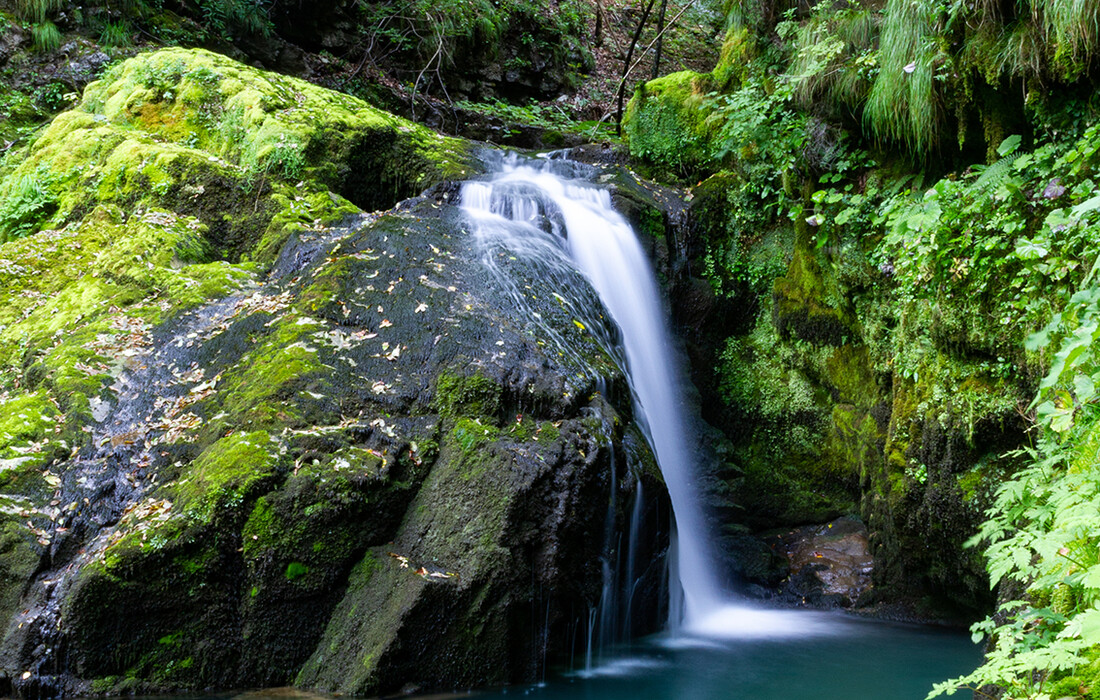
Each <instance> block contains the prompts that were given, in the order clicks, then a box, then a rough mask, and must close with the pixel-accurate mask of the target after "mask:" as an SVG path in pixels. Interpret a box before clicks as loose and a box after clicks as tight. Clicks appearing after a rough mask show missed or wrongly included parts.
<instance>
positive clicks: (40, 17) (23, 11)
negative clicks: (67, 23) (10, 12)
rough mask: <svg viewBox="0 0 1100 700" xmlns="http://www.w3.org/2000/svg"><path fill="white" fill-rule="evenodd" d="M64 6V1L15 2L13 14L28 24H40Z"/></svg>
mask: <svg viewBox="0 0 1100 700" xmlns="http://www.w3.org/2000/svg"><path fill="white" fill-rule="evenodd" d="M64 4H65V3H64V0H16V3H15V14H16V15H17V16H18V17H20V18H21V19H25V20H27V21H28V22H32V23H34V24H42V23H43V22H45V21H46V20H47V18H48V17H49V16H50V15H51V14H53V13H54V12H57V11H58V10H60V9H61V7H62V6H63V5H64Z"/></svg>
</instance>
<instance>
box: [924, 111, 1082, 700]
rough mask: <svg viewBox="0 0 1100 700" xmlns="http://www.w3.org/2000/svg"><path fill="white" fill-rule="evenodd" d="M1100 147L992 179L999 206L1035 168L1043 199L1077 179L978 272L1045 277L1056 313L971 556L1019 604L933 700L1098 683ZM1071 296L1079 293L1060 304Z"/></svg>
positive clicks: (1039, 347)
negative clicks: (1006, 471)
mask: <svg viewBox="0 0 1100 700" xmlns="http://www.w3.org/2000/svg"><path fill="white" fill-rule="evenodd" d="M1096 139H1097V130H1096V129H1095V128H1092V129H1090V130H1089V131H1088V132H1087V133H1086V135H1085V137H1084V138H1082V139H1081V140H1080V141H1078V142H1077V143H1075V144H1073V146H1072V147H1070V148H1065V149H1062V152H1060V153H1057V154H1055V152H1054V151H1055V149H1054V148H1052V147H1043V148H1041V149H1037V150H1036V151H1035V152H1033V153H1030V154H1024V155H1021V156H1017V157H1016V159H1015V161H1014V162H1013V164H1012V167H1011V168H1009V169H1007V170H1006V169H1004V168H999V169H998V172H997V174H996V175H995V176H990V178H988V180H987V183H986V186H987V187H992V188H993V189H994V190H995V191H997V192H1000V193H1001V194H1002V195H1004V194H1005V193H1006V192H1010V191H1011V190H1012V188H1014V187H1026V184H1027V183H1026V181H1023V182H1014V181H1013V178H1016V177H1019V174H1020V173H1025V172H1030V171H1029V168H1032V167H1036V168H1038V169H1039V171H1040V172H1041V173H1043V175H1044V177H1049V176H1050V175H1051V174H1055V173H1057V174H1059V175H1061V176H1062V177H1061V178H1060V179H1055V180H1053V181H1052V182H1053V183H1054V184H1055V185H1056V186H1057V188H1056V190H1052V189H1051V186H1050V185H1048V186H1047V187H1046V189H1045V190H1044V191H1045V192H1046V193H1047V194H1048V195H1049V194H1051V193H1052V192H1053V191H1059V194H1060V195H1061V193H1062V192H1063V191H1064V190H1062V188H1063V187H1064V185H1063V184H1062V182H1065V183H1067V184H1072V183H1073V182H1074V180H1075V179H1078V178H1083V179H1082V180H1081V182H1080V185H1079V186H1078V187H1076V188H1074V189H1073V194H1072V195H1070V197H1069V198H1068V199H1069V200H1070V201H1069V202H1065V203H1064V204H1063V206H1061V207H1057V208H1050V207H1035V206H1034V205H1032V207H1031V208H1030V212H1029V213H1030V215H1031V220H1024V221H1021V222H1020V223H1021V226H1020V227H1019V228H1018V229H1017V228H1012V229H1011V230H1010V232H1011V233H1014V234H1027V235H1015V236H1013V237H1012V238H1010V239H1009V240H1008V241H1007V243H1005V242H1002V243H1000V244H999V245H1001V246H1012V247H1004V249H1002V250H999V251H997V252H995V253H993V255H992V258H993V259H991V260H990V261H989V262H987V263H985V265H987V266H988V267H989V268H990V269H989V270H988V271H986V272H985V274H986V275H989V276H996V275H998V274H1000V275H1002V277H1007V279H1009V280H1012V283H1011V284H1010V285H1008V286H1010V287H1015V286H1018V285H1019V284H1036V286H1038V283H1037V282H1034V281H1029V280H1032V277H1034V276H1035V275H1036V274H1037V273H1035V272H1030V273H1028V272H1025V271H1026V270H1028V269H1030V268H1031V267H1032V266H1046V267H1045V268H1044V271H1043V272H1041V273H1038V275H1041V277H1043V278H1052V279H1053V281H1054V283H1055V284H1054V285H1049V284H1048V285H1043V286H1044V287H1049V288H1050V292H1048V294H1050V296H1048V297H1047V302H1048V303H1049V304H1050V305H1051V306H1052V307H1053V308H1056V309H1058V311H1057V313H1054V314H1053V317H1052V318H1051V320H1050V321H1049V322H1048V323H1047V324H1046V325H1045V326H1043V327H1042V328H1041V329H1040V330H1038V331H1037V332H1035V333H1033V334H1032V335H1031V336H1030V337H1028V339H1027V343H1026V347H1027V350H1028V351H1030V352H1033V353H1040V355H1041V356H1042V357H1044V358H1048V360H1047V361H1048V362H1049V370H1048V372H1047V374H1046V376H1045V377H1044V378H1043V379H1042V381H1041V382H1040V383H1039V391H1038V393H1037V395H1036V397H1035V400H1034V402H1033V403H1032V407H1033V408H1034V410H1035V421H1036V430H1037V431H1038V439H1037V441H1036V444H1035V446H1034V447H1028V448H1025V449H1023V450H1021V451H1019V452H1017V453H1016V455H1015V456H1016V457H1018V458H1022V459H1024V460H1026V461H1027V462H1028V466H1026V467H1025V468H1024V469H1021V470H1020V471H1018V472H1017V473H1016V474H1015V475H1014V476H1013V477H1012V478H1011V479H1009V480H1007V481H1005V482H1004V483H1002V484H1001V486H1000V488H999V489H998V491H997V496H996V500H995V502H994V504H993V506H992V507H991V508H990V509H989V510H988V512H987V516H988V520H986V521H985V523H983V525H982V526H981V529H980V531H979V533H978V534H977V535H976V536H975V537H974V538H973V539H972V540H971V544H972V545H974V544H983V543H984V545H985V556H986V558H987V562H988V570H989V574H990V580H991V583H992V585H994V586H998V585H1001V586H1002V587H1003V590H1008V591H1017V594H1016V595H1015V596H1013V599H1012V600H1009V601H1008V602H1006V603H1004V604H1003V605H1002V606H1001V608H1000V610H999V613H998V616H997V617H995V618H993V617H991V618H987V619H986V620H984V621H982V622H979V623H977V624H976V625H975V626H974V627H973V632H974V635H975V638H976V639H980V638H981V637H983V636H985V635H989V636H990V640H991V643H990V646H989V650H988V652H987V656H986V660H985V663H984V664H983V665H982V666H981V667H979V668H978V669H977V670H976V671H974V672H973V673H971V674H969V675H967V676H964V677H961V678H956V679H953V680H951V681H947V682H945V683H942V684H939V685H937V686H936V689H935V690H934V692H933V693H932V696H935V695H939V694H942V693H951V692H954V689H955V688H959V687H964V688H972V689H977V688H979V687H981V686H984V685H988V684H993V685H996V686H999V687H1001V688H1003V689H1005V691H1006V695H1005V697H1009V698H1036V699H1039V698H1049V697H1052V695H1051V694H1050V692H1051V691H1050V687H1051V686H1053V687H1055V688H1063V689H1064V688H1070V689H1072V690H1073V691H1074V692H1076V690H1077V688H1079V687H1083V686H1084V685H1085V683H1084V682H1083V681H1082V679H1081V678H1079V677H1078V674H1079V673H1086V672H1087V673H1088V674H1089V675H1090V678H1091V677H1092V676H1095V671H1094V670H1089V669H1090V668H1091V664H1090V655H1091V657H1093V658H1094V657H1095V650H1096V647H1097V645H1098V644H1100V607H1098V606H1097V604H1098V603H1100V462H1098V461H1097V459H1096V456H1097V454H1098V451H1100V407H1098V406H1097V399H1098V396H1097V392H1096V384H1097V382H1098V381H1100V353H1098V352H1097V351H1098V350H1100V344H1097V342H1096V341H1097V339H1098V338H1100V285H1097V280H1096V272H1097V264H1096V262H1092V264H1091V266H1090V267H1088V268H1087V269H1086V266H1087V265H1088V263H1089V261H1096V260H1097V259H1098V256H1100V231H1098V230H1097V229H1098V226H1097V221H1096V218H1095V217H1096V213H1097V211H1098V210H1100V197H1095V196H1091V195H1092V194H1093V191H1094V185H1093V183H1092V180H1091V179H1089V178H1087V177H1085V176H1086V175H1089V174H1091V165H1085V163H1090V164H1091V162H1092V161H1093V156H1094V154H1095V153H1096V146H1097V144H1096ZM1017 146H1018V139H1013V140H1011V141H1009V140H1006V143H1005V144H1002V147H1001V149H1000V151H1001V152H1002V153H1003V154H1004V155H1005V156H1007V157H1013V156H1015V149H1016V148H1017ZM1021 161H1024V162H1023V163H1021ZM994 167H995V166H990V168H989V169H988V170H987V171H986V173H988V172H989V170H992V169H993V168H994ZM1002 170H1004V172H1001V171H1002ZM982 177H985V174H984V173H983V175H982ZM933 199H936V198H935V197H929V198H926V200H925V203H924V204H922V205H920V207H921V209H922V211H923V214H922V213H920V212H918V211H916V210H914V212H913V216H915V217H918V218H919V217H921V216H923V215H929V216H930V217H931V216H933V215H934V217H935V218H936V219H937V220H942V218H943V216H944V211H943V209H942V207H941V208H940V209H939V211H936V207H935V206H933V205H931V204H930V202H931V200H933ZM1074 202H1076V204H1075V205H1074V206H1069V205H1070V204H1074ZM1016 206H1017V207H1019V203H1017V205H1016ZM1024 211H1028V210H1027V209H1024ZM992 214H993V216H994V217H995V216H996V211H993V212H992ZM1039 219H1041V221H1042V223H1041V224H1037V221H1038V220H1039ZM929 220H931V218H930V219H929ZM1000 225H1001V227H1002V228H1003V227H1005V222H1002V223H1001V224H1000ZM917 228H918V229H921V230H924V227H922V226H917ZM997 257H1005V258H1009V259H1011V260H1012V261H1013V262H1012V263H1011V267H1010V268H1005V267H1004V266H1003V265H1002V264H1001V263H1000V262H999V261H996V260H995V258H997ZM1082 261H1083V262H1084V264H1082ZM1010 270H1016V272H1015V274H1014V275H1012V274H1011V272H1010ZM1070 289H1078V291H1077V292H1076V293H1074V294H1073V295H1072V296H1070V297H1069V299H1068V300H1065V297H1064V295H1065V293H1066V291H1067V290H1070ZM1036 292H1037V289H1036V290H1031V291H1029V292H1028V293H1027V294H1028V295H1029V296H1030V295H1033V294H1035V293H1036ZM1059 296H1061V298H1059ZM1010 306H1011V305H1010V304H1009V305H1008V307H1010ZM1033 320H1034V319H1033V318H1031V317H1030V316H1025V317H1023V318H1020V319H1018V320H1015V321H1013V322H1014V323H1017V324H1022V325H1023V326H1024V327H1027V326H1029V325H1030V324H1031V322H1033ZM1064 694H1065V693H1064V692H1059V693H1058V695H1064ZM930 697H931V696H930Z"/></svg>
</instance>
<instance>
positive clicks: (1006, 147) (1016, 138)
mask: <svg viewBox="0 0 1100 700" xmlns="http://www.w3.org/2000/svg"><path fill="white" fill-rule="evenodd" d="M1020 140H1021V139H1020V135H1019V134H1013V135H1012V136H1009V137H1008V138H1006V139H1005V140H1004V141H1001V145H1000V146H997V155H999V156H1001V157H1002V158H1004V157H1005V156H1007V155H1008V154H1010V153H1012V152H1014V151H1015V150H1016V149H1017V148H1019V147H1020Z"/></svg>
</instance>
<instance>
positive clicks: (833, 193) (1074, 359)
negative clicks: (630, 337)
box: [624, 0, 1100, 698]
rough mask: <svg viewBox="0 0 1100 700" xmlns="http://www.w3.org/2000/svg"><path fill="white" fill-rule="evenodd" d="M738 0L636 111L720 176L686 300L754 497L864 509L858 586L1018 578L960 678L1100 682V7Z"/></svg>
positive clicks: (738, 478) (764, 522)
mask: <svg viewBox="0 0 1100 700" xmlns="http://www.w3.org/2000/svg"><path fill="white" fill-rule="evenodd" d="M728 9H729V19H730V29H729V33H728V35H727V40H726V46H725V49H724V51H723V55H722V59H721V61H720V63H719V65H718V66H717V67H716V69H715V70H714V71H713V72H712V73H710V74H706V75H692V74H682V75H677V76H668V77H666V78H664V79H661V80H658V81H654V82H651V83H648V84H647V85H646V86H644V87H643V88H640V89H639V90H638V91H637V93H636V94H635V96H634V99H633V101H632V103H631V107H630V108H629V109H628V111H627V118H628V121H627V123H626V124H625V125H624V133H625V134H626V136H627V139H628V142H629V144H630V146H631V149H632V151H633V154H634V156H635V157H637V158H638V159H639V160H640V161H641V163H642V165H644V166H646V167H649V168H651V169H652V171H653V172H655V173H661V174H665V175H666V176H669V175H671V176H674V177H679V178H684V179H688V181H689V182H696V183H698V184H696V185H695V186H694V187H693V189H692V197H693V202H692V208H691V217H692V227H691V232H692V235H691V239H690V240H689V241H688V242H687V243H686V244H685V245H684V246H683V251H684V255H685V260H684V263H683V267H684V268H687V269H691V270H692V271H693V272H694V273H695V274H696V276H697V277H698V278H702V279H703V280H705V281H706V282H707V285H706V286H703V285H702V284H701V283H700V281H699V280H698V279H695V280H692V279H687V278H682V279H679V280H676V283H677V284H679V285H680V286H679V290H680V292H678V293H674V294H673V300H674V301H675V302H678V314H679V317H680V318H681V319H682V323H683V325H684V326H685V332H686V334H687V335H688V337H689V338H690V340H691V341H692V342H691V347H690V351H691V353H692V359H693V365H694V367H695V379H696V382H697V384H698V385H699V386H700V388H701V390H702V391H703V394H704V407H705V410H706V411H707V415H708V417H709V418H710V419H711V420H712V421H713V422H715V424H717V425H721V427H722V428H723V430H724V431H725V433H726V435H727V436H728V437H730V439H731V440H732V442H733V445H734V447H733V450H732V452H731V453H730V455H729V459H728V462H729V463H728V464H727V465H726V467H725V473H726V477H725V482H726V485H727V487H728V489H729V493H730V494H731V496H730V498H731V499H732V500H735V501H737V503H738V505H739V506H741V507H743V508H744V511H742V512H740V514H738V515H737V516H736V518H737V520H738V521H739V523H740V524H741V526H742V527H743V528H749V529H754V530H758V531H759V530H766V529H767V528H771V527H778V526H784V527H786V526H789V525H792V524H797V523H801V522H813V521H817V522H820V521H822V520H824V519H826V518H830V517H833V516H835V515H840V514H844V513H853V514H858V515H860V516H861V517H862V518H863V520H864V521H865V522H866V524H867V525H868V527H869V528H870V531H871V542H872V546H873V548H874V554H875V588H874V590H873V591H872V592H871V593H869V594H867V595H865V596H864V598H863V599H862V600H861V601H859V602H858V603H857V604H859V605H863V604H869V603H873V602H876V601H879V600H889V599H892V598H897V597H898V596H901V597H902V598H909V599H910V600H911V601H913V602H916V603H918V606H919V607H921V608H923V609H924V611H925V612H926V613H928V612H934V611H937V610H938V611H939V612H938V614H952V613H954V614H960V613H961V616H962V617H963V618H966V617H971V618H973V617H975V616H981V615H983V614H985V613H988V612H990V611H991V610H993V609H994V604H995V602H999V603H1000V604H1001V607H1000V608H999V609H998V612H997V614H996V616H994V617H991V618H989V619H988V620H986V621H984V622H981V623H978V624H977V625H976V626H975V628H974V630H975V633H976V634H977V635H978V636H982V635H984V634H986V633H992V634H991V636H990V642H989V647H988V648H989V661H988V663H987V664H986V665H984V666H983V667H982V668H980V669H979V670H978V671H976V672H975V673H974V674H972V675H971V676H969V677H967V678H964V679H961V680H958V681H954V682H952V683H949V684H945V685H944V686H943V687H942V688H940V691H941V692H942V691H944V690H946V689H948V688H954V687H955V686H956V685H960V686H964V687H970V688H977V687H979V686H981V685H983V684H989V683H992V684H995V685H998V686H1000V688H1001V689H1002V690H1003V691H1005V692H1007V695H1006V696H1007V697H1029V698H1030V697H1045V696H1047V695H1046V694H1047V693H1048V692H1049V693H1051V695H1050V697H1059V696H1061V695H1067V696H1072V697H1077V696H1081V695H1085V694H1088V693H1090V692H1093V691H1092V690H1091V689H1092V688H1093V687H1094V685H1093V683H1092V680H1091V679H1092V678H1093V677H1094V675H1093V674H1094V671H1092V670H1089V669H1092V668H1093V666H1092V665H1091V664H1092V662H1093V660H1094V659H1095V655H1096V653H1095V649H1096V648H1097V645H1098V644H1100V635H1098V634H1097V632H1096V628H1095V626H1093V623H1092V620H1093V619H1094V618H1093V616H1094V614H1095V608H1094V606H1095V601H1096V600H1097V591H1098V588H1097V587H1096V585H1095V584H1096V582H1097V581H1100V579H1095V578H1092V574H1090V573H1089V572H1092V571H1093V567H1094V566H1095V564H1094V562H1095V559H1094V553H1093V551H1092V548H1093V547H1094V546H1095V544H1096V537H1095V532H1096V525H1097V524H1098V523H1100V517H1097V515H1096V512H1095V507H1094V506H1093V505H1084V502H1086V501H1089V500H1090V497H1088V496H1083V495H1082V494H1087V493H1092V488H1093V487H1092V484H1093V483H1094V481H1095V478H1096V476H1095V475H1096V473H1097V469H1096V464H1095V461H1096V460H1095V452H1094V449H1093V447H1094V443H1093V441H1092V438H1091V437H1090V436H1091V435H1092V430H1093V427H1092V426H1093V425H1094V424H1095V419H1096V418H1095V401H1096V392H1095V386H1094V384H1095V380H1096V378H1097V375H1096V371H1095V370H1096V361H1095V359H1094V352H1095V351H1094V349H1093V342H1094V340H1095V338H1096V336H1097V333H1096V325H1095V318H1096V317H1095V313H1096V306H1095V299H1096V277H1095V275H1096V265H1095V264H1094V263H1095V260H1096V259H1097V255H1098V253H1100V249H1098V247H1097V243H1096V241H1097V240H1100V237H1098V234H1097V225H1098V224H1097V220H1096V211H1097V209H1098V208H1100V205H1098V199H1097V198H1096V196H1095V195H1096V192H1095V190H1096V186H1095V178H1096V175H1097V170H1096V168H1097V160H1096V153H1097V147H1098V145H1100V142H1098V136H1097V134H1098V132H1097V128H1096V126H1095V122H1096V118H1097V113H1096V110H1095V107H1094V105H1093V103H1092V101H1091V99H1090V98H1089V97H1088V96H1089V95H1091V94H1093V93H1094V90H1095V76H1094V74H1093V73H1092V72H1090V69H1089V66H1091V65H1093V64H1094V63H1095V55H1096V54H1095V47H1096V36H1097V34H1096V27H1097V26H1098V25H1097V23H1096V22H1095V18H1096V9H1095V8H1094V7H1091V6H1090V7H1088V8H1086V7H1084V6H1082V5H1075V6H1074V7H1073V8H1072V9H1071V8H1070V7H1069V6H1068V5H1067V6H1065V7H1062V6H1058V7H1055V4H1051V3H1039V2H1036V3H1024V4H1022V5H1018V6H1015V7H1014V8H1011V9H1010V8H1000V9H997V10H994V9H992V8H991V7H990V6H975V5H963V4H959V5H953V6H950V7H947V8H944V7H940V6H934V4H932V3H924V2H916V3H892V2H891V3H886V5H885V6H879V5H874V4H867V3H846V4H845V3H842V4H836V3H819V4H817V5H816V6H813V7H794V6H788V5H784V4H781V3H773V2H768V1H767V0H765V1H763V2H756V1H752V2H733V3H729V4H728ZM1001 9H1003V10H1004V12H1001ZM1052 86H1057V87H1052ZM669 144H676V145H677V147H675V148H669V147H667V146H668V145H669ZM712 368H714V371H712ZM1071 494H1075V495H1071ZM735 512H736V511H735ZM1055 513H1057V515H1055ZM1071 513H1072V515H1070V514H1071ZM979 545H980V546H979ZM983 547H984V551H983V549H982V548H983ZM1086 551H1087V552H1088V555H1087V556H1086V555H1085V552H1086ZM763 579H764V580H765V581H766V582H767V583H769V584H772V585H775V584H776V582H775V581H774V579H773V580H767V576H763Z"/></svg>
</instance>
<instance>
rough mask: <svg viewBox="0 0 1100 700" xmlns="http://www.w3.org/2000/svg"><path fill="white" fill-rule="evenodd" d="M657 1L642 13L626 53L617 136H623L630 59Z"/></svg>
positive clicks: (618, 108) (620, 90) (616, 115)
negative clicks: (624, 97)
mask: <svg viewBox="0 0 1100 700" xmlns="http://www.w3.org/2000/svg"><path fill="white" fill-rule="evenodd" d="M656 1H657V0H649V4H648V5H646V6H645V12H643V13H642V19H641V20H640V21H639V22H638V28H637V29H635V30H634V38H632V39H631V40H630V49H629V50H627V52H626V60H625V61H624V62H623V78H622V80H620V81H619V105H618V107H617V108H616V110H615V135H616V136H622V135H623V94H624V93H625V92H626V77H627V73H629V72H630V59H632V58H634V47H635V46H637V45H638V39H639V38H640V37H641V36H642V27H644V26H645V21H646V20H647V19H649V13H650V11H652V10H653V3H655V2H656Z"/></svg>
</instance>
